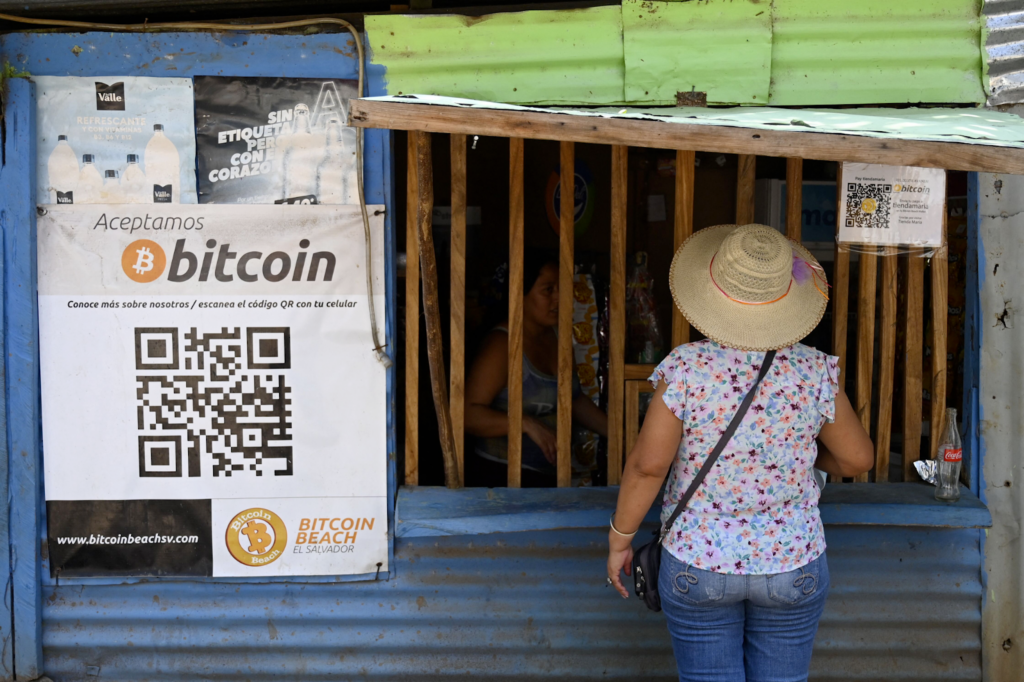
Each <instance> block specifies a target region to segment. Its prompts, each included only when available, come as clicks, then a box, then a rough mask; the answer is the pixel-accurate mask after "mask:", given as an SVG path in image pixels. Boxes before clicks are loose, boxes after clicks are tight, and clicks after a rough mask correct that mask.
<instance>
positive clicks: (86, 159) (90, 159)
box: [82, 154, 96, 163]
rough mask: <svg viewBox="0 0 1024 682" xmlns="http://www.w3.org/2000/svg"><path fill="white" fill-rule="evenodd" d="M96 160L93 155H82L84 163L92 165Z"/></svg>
mask: <svg viewBox="0 0 1024 682" xmlns="http://www.w3.org/2000/svg"><path fill="white" fill-rule="evenodd" d="M95 158H96V157H95V156H93V155H92V154H82V163H92V162H93V159H95Z"/></svg>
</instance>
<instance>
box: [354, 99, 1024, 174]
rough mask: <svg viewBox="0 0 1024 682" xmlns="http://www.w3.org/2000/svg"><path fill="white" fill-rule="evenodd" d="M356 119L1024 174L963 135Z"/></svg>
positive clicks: (392, 116)
mask: <svg viewBox="0 0 1024 682" xmlns="http://www.w3.org/2000/svg"><path fill="white" fill-rule="evenodd" d="M349 122H350V125H354V126H357V127H360V128H390V129H392V130H425V131H430V132H436V133H472V134H474V135H490V136H493V137H509V136H515V137H522V138H528V139H537V140H564V141H567V142H583V143H590V144H610V145H622V146H631V147H646V148H650V149H692V150H694V151H708V152H718V153H724V154H755V155H758V156H781V157H791V156H798V157H800V158H802V159H818V160H822V161H856V162H861V163H881V164H889V165H893V166H924V167H927V168H946V169H949V170H964V171H986V172H990V173H1010V174H1016V175H1024V149H1018V148H1014V147H996V146H990V145H973V144H966V143H962V142H932V141H925V140H904V139H894V138H892V137H886V138H875V137H864V136H859V135H849V134H845V135H844V134H838V133H821V132H812V131H807V132H804V131H799V132H798V131H789V130H787V131H776V130H761V129H754V128H741V127H736V126H719V125H707V124H692V123H681V122H671V123H669V122H665V121H657V120H638V119H627V118H603V117H599V116H580V115H570V114H553V113H541V112H535V111H508V110H498V109H471V108H468V107H454V106H452V107H448V106H435V105H429V104H412V103H407V102H380V101H373V100H366V99H356V100H352V103H351V114H350V115H349Z"/></svg>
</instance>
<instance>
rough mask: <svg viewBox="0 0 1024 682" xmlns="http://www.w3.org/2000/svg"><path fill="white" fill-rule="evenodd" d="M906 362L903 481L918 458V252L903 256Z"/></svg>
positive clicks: (920, 327) (912, 474) (912, 475)
mask: <svg viewBox="0 0 1024 682" xmlns="http://www.w3.org/2000/svg"><path fill="white" fill-rule="evenodd" d="M904 333H905V335H906V339H907V360H906V363H905V364H904V365H903V480H904V481H913V480H915V479H916V478H917V474H916V473H915V471H914V462H916V461H917V460H919V459H921V409H922V404H921V403H922V391H921V373H922V371H923V368H922V364H923V362H922V361H923V359H924V257H923V254H922V253H921V250H920V249H916V248H914V249H911V250H910V253H909V255H908V256H907V319H906V327H905V328H904Z"/></svg>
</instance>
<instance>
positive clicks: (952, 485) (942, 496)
mask: <svg viewBox="0 0 1024 682" xmlns="http://www.w3.org/2000/svg"><path fill="white" fill-rule="evenodd" d="M939 443H940V445H939V447H938V450H936V452H935V459H936V467H935V468H936V470H937V471H936V476H935V482H936V484H937V485H936V487H935V499H936V500H942V501H943V502H956V501H957V500H959V499H960V463H961V461H963V454H964V450H963V444H962V443H961V441H960V432H959V431H957V430H956V410H954V409H953V408H951V407H950V408H946V427H945V429H944V430H943V432H942V439H941V440H940V441H939Z"/></svg>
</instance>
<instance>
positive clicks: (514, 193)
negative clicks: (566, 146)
mask: <svg viewBox="0 0 1024 682" xmlns="http://www.w3.org/2000/svg"><path fill="white" fill-rule="evenodd" d="M523 210H524V209H523V139H522V138H516V137H513V138H511V139H510V140H509V169H508V487H509V488H518V487H520V486H521V485H522V476H523V221H524V217H523V216H524V213H523Z"/></svg>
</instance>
